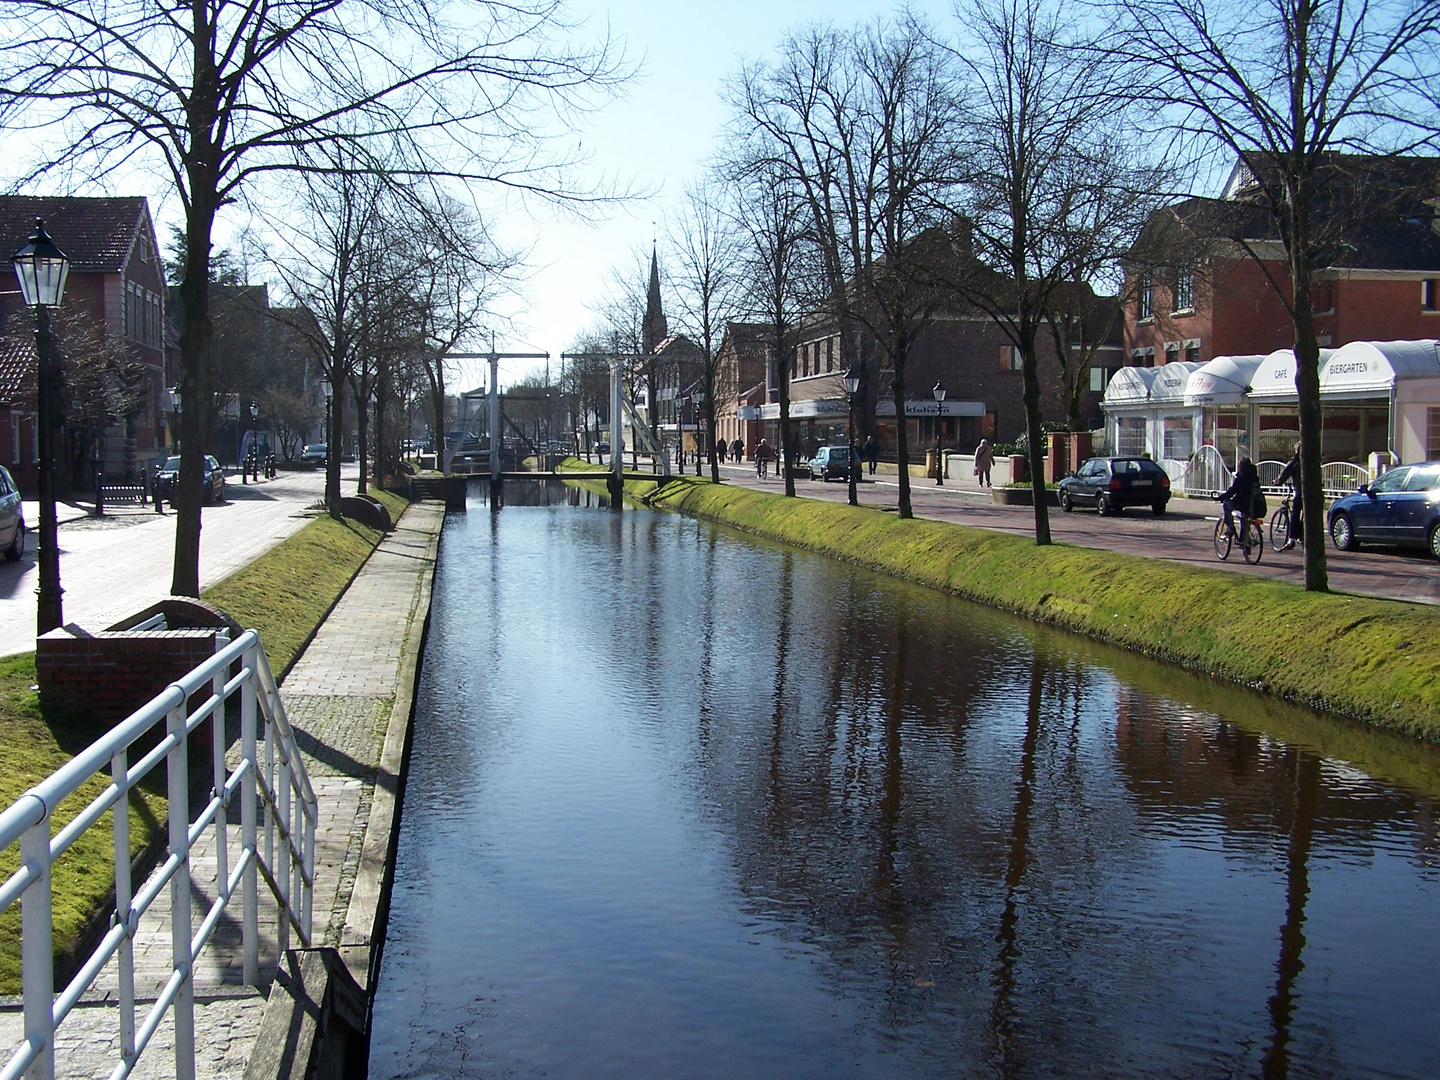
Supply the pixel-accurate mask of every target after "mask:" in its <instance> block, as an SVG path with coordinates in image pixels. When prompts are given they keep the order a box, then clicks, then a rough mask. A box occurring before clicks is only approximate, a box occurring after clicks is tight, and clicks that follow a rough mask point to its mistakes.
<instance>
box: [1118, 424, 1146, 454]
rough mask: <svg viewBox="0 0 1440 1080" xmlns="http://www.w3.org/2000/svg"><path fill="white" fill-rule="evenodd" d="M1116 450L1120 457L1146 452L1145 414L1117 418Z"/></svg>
mask: <svg viewBox="0 0 1440 1080" xmlns="http://www.w3.org/2000/svg"><path fill="white" fill-rule="evenodd" d="M1115 452H1116V453H1117V454H1118V455H1119V456H1120V457H1139V456H1140V455H1141V454H1143V453H1145V418H1144V417H1143V416H1120V417H1117V418H1116V420H1115Z"/></svg>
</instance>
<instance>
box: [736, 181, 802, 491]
mask: <svg viewBox="0 0 1440 1080" xmlns="http://www.w3.org/2000/svg"><path fill="white" fill-rule="evenodd" d="M737 179H739V180H740V181H741V184H742V186H741V189H740V194H739V208H738V220H739V223H740V228H741V231H742V233H743V234H744V236H745V239H746V249H745V254H744V257H743V262H742V264H741V265H742V274H743V277H742V280H743V283H744V284H743V288H744V296H745V302H746V305H747V306H748V308H749V309H750V312H751V313H752V314H753V316H754V317H755V318H756V320H757V321H759V322H762V323H764V324H765V326H766V329H767V331H768V337H769V341H768V342H767V352H768V353H769V356H768V358H767V364H768V366H769V371H770V375H769V378H768V379H767V380H766V381H767V383H769V385H770V386H771V387H773V388H774V390H775V391H776V396H777V398H778V403H779V406H780V446H779V447H777V449H778V450H779V451H780V452H781V454H782V455H783V456H782V457H781V458H779V459H778V460H779V461H781V462H782V464H781V468H782V469H783V470H784V474H785V494H786V495H788V496H790V497H791V498H794V496H795V475H794V470H793V469H792V467H791V466H792V465H793V462H792V461H791V460H790V457H791V453H792V451H791V447H792V445H793V440H792V438H791V434H790V358H791V355H792V354H793V353H794V351H795V345H796V341H797V335H798V332H799V330H800V323H801V319H802V318H803V317H804V315H805V312H806V311H808V310H811V308H812V307H813V300H814V299H815V297H814V296H813V295H812V287H813V285H814V284H815V282H814V280H813V279H812V278H811V277H810V276H809V275H808V274H807V267H806V265H805V255H806V254H807V248H808V239H807V237H808V235H809V234H808V230H807V214H806V207H805V203H804V196H803V195H802V194H801V193H800V192H799V191H798V190H797V189H796V188H795V186H794V185H792V184H789V183H787V182H786V177H785V174H784V172H783V171H782V170H781V169H780V168H778V167H777V166H776V165H775V164H774V162H773V161H770V160H767V159H761V160H759V161H751V162H747V163H744V164H743V165H742V166H741V168H740V170H739V171H738V174H737Z"/></svg>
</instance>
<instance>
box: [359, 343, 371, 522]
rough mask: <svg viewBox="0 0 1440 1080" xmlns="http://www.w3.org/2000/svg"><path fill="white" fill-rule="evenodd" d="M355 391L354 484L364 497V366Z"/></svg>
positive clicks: (367, 410)
mask: <svg viewBox="0 0 1440 1080" xmlns="http://www.w3.org/2000/svg"><path fill="white" fill-rule="evenodd" d="M356 383H357V386H356V390H355V439H356V446H355V451H356V459H357V460H358V461H359V463H360V479H359V480H358V481H357V483H356V487H355V491H356V493H357V494H360V495H364V494H365V492H366V486H367V485H366V483H365V476H366V472H367V466H368V465H369V464H370V456H371V449H372V448H371V446H370V432H369V426H370V376H369V375H368V374H367V373H366V370H365V365H364V364H362V365H361V369H360V378H359V379H358V380H356Z"/></svg>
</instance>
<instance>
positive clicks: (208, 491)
mask: <svg viewBox="0 0 1440 1080" xmlns="http://www.w3.org/2000/svg"><path fill="white" fill-rule="evenodd" d="M179 476H180V456H179V455H178V454H175V455H172V456H170V457H168V458H166V459H165V464H163V465H161V466H160V471H159V472H157V473H156V474H155V494H156V495H157V496H158V497H159V498H162V499H169V500H170V501H171V502H174V501H175V481H176V480H177V479H179ZM202 485H203V486H202V488H201V491H202V493H203V495H202V497H203V498H204V500H205V502H207V503H208V502H224V501H225V470H224V469H222V468H221V467H220V462H218V461H216V460H215V458H214V457H213V456H212V455H210V454H206V455H205V478H204V480H203V481H202Z"/></svg>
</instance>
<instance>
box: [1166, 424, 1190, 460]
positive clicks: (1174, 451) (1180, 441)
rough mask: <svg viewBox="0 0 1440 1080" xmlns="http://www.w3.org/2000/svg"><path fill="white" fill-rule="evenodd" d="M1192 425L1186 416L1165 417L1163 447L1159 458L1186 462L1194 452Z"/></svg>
mask: <svg viewBox="0 0 1440 1080" xmlns="http://www.w3.org/2000/svg"><path fill="white" fill-rule="evenodd" d="M1194 430H1195V429H1194V425H1193V424H1192V423H1191V420H1190V417H1188V416H1167V417H1165V445H1164V447H1163V448H1162V451H1163V452H1162V453H1161V455H1160V456H1161V457H1165V458H1170V459H1171V460H1172V461H1188V460H1189V458H1190V455H1191V453H1192V452H1193V451H1194V440H1193V437H1192V436H1193V434H1194Z"/></svg>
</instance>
